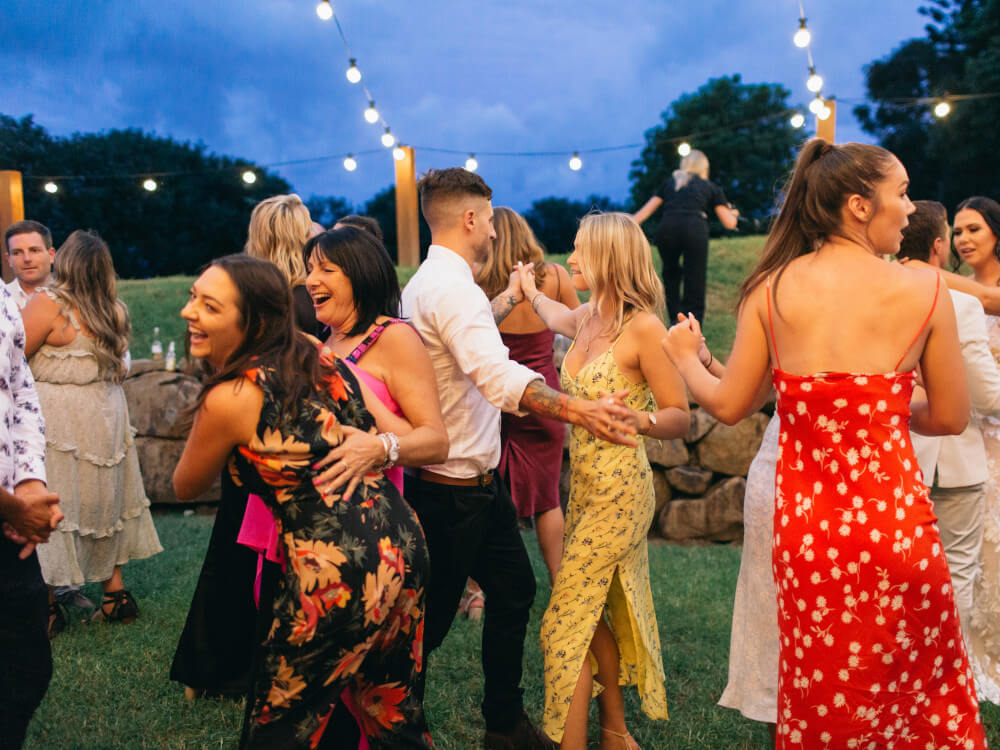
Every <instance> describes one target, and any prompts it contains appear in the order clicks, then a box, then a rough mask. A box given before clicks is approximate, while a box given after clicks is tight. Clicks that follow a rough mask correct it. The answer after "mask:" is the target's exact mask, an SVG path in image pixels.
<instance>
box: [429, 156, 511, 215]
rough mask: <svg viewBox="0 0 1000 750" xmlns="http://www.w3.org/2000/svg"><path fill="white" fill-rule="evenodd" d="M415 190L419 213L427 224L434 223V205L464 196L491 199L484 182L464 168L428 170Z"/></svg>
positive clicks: (491, 195) (491, 194) (489, 191)
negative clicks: (416, 191) (417, 191)
mask: <svg viewBox="0 0 1000 750" xmlns="http://www.w3.org/2000/svg"><path fill="white" fill-rule="evenodd" d="M417 189H418V190H419V191H420V211H421V213H422V214H423V215H424V219H425V220H426V221H427V223H428V224H433V223H434V222H433V220H432V219H433V213H434V207H435V204H438V203H440V202H443V201H446V200H450V199H452V198H461V197H466V196H474V197H478V198H485V199H486V200H490V199H491V198H492V197H493V190H492V189H490V186H489V185H487V184H486V181H485V180H484V179H483V178H482V177H480V176H479V175H478V174H476V173H475V172H470V171H469V170H468V169H465V168H464V167H449V168H448V169H428V170H427V171H426V172H425V173H424V176H423V177H421V178H420V181H419V182H418V183H417Z"/></svg>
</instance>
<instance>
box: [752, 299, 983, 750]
mask: <svg viewBox="0 0 1000 750" xmlns="http://www.w3.org/2000/svg"><path fill="white" fill-rule="evenodd" d="M935 299H936V298H935ZM768 305H769V307H768V315H769V317H770V290H769V294H768ZM932 309H933V308H932ZM928 318H929V316H928ZM925 325H926V323H925ZM771 338H772V341H773V340H774V331H773V326H772V331H771ZM776 353H777V350H776ZM901 361H902V359H901V360H900V362H901ZM776 362H777V367H776V368H775V369H774V373H773V379H774V385H775V389H776V391H777V394H778V400H777V410H778V414H779V416H780V418H781V434H780V437H779V445H778V464H777V471H776V474H775V484H776V488H775V490H776V492H775V517H774V545H773V550H772V555H773V556H772V561H773V570H774V578H775V582H776V584H777V589H778V622H779V629H780V655H779V678H778V733H777V747H778V749H779V750H782V749H787V748H807V749H808V750H817V749H819V748H831V749H833V748H836V749H837V750H840V749H841V748H912V749H913V750H916V749H918V748H919V750H925V748H934V749H936V750H944V749H945V748H949V749H950V750H973V749H977V748H985V747H986V738H985V735H984V732H983V727H982V724H981V721H980V717H979V704H978V702H977V700H976V693H975V688H974V686H973V680H972V673H971V670H970V667H969V661H968V657H967V656H966V651H965V644H964V641H963V640H962V633H961V629H960V627H959V622H958V614H957V611H956V609H955V601H954V596H953V593H952V587H951V576H950V575H949V573H948V565H947V562H946V560H945V555H944V551H943V549H942V547H941V538H940V536H939V534H938V530H937V525H936V522H937V519H936V517H935V516H934V510H933V506H932V504H931V502H930V500H929V498H928V492H927V488H926V487H925V486H924V484H923V482H922V481H921V477H920V469H919V467H918V465H917V461H916V459H915V458H914V455H913V449H912V447H911V445H910V440H909V437H910V431H909V420H910V396H911V394H912V392H913V385H914V374H913V373H912V372H907V373H900V372H891V373H885V374H875V375H862V374H850V373H821V374H817V375H792V374H790V373H787V372H784V371H783V370H781V362H780V360H778V359H777V357H776ZM898 367H899V364H898V363H897V366H896V369H898Z"/></svg>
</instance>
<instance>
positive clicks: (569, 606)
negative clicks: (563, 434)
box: [541, 337, 667, 742]
mask: <svg viewBox="0 0 1000 750" xmlns="http://www.w3.org/2000/svg"><path fill="white" fill-rule="evenodd" d="M620 339H621V337H619V338H618V339H617V340H616V341H615V343H614V344H612V345H611V346H610V347H609V348H608V350H607V351H605V352H604V353H603V354H602V355H600V356H599V357H597V358H596V359H594V360H592V361H591V362H589V363H587V364H586V365H584V366H583V367H582V368H581V369H580V372H578V373H577V375H576V377H571V376H570V375H569V373H568V372H567V370H566V363H565V360H564V361H563V367H562V389H563V391H564V392H565V393H566V394H567V395H569V396H578V397H580V398H586V399H596V398H599V397H600V395H601V391H606V392H608V393H612V392H614V391H620V390H626V389H627V390H628V391H629V394H628V397H627V398H626V400H625V401H626V403H627V404H628V405H629V406H631V407H632V408H633V409H639V410H644V411H645V410H649V409H655V408H656V404H655V401H654V400H653V394H652V392H651V391H650V388H649V386H648V385H647V384H645V383H642V384H635V383H632V382H631V381H629V380H628V379H627V378H626V377H625V375H624V374H623V373H622V372H621V370H619V369H618V365H617V364H616V363H615V357H614V349H615V345H616V344H617V343H618V340H620ZM574 345H575V342H574ZM570 351H572V347H571V348H570ZM568 358H569V357H568V355H567V357H566V359H568ZM569 455H570V465H571V468H572V474H571V480H570V495H569V506H568V507H567V509H566V530H565V533H564V535H563V556H562V562H561V563H560V566H559V573H558V575H557V576H556V580H555V583H554V584H553V586H552V594H551V597H550V598H549V606H548V608H547V609H546V610H545V615H544V616H543V618H542V633H541V637H542V651H543V654H544V657H545V715H544V719H543V729H544V730H545V733H546V734H547V735H548V736H549V737H551V738H552V739H553V740H555V741H556V742H560V741H561V740H562V736H563V730H564V728H565V725H566V713H567V711H568V710H569V704H570V700H571V699H572V697H573V690H574V689H575V688H576V683H577V681H578V680H579V677H580V671H581V669H582V668H583V660H584V658H586V657H587V655H588V649H589V647H590V641H591V639H592V638H593V636H594V631H595V629H596V628H597V623H598V621H599V619H600V618H601V617H602V616H603V613H604V612H605V611H607V618H608V624H609V626H610V627H611V630H612V632H613V633H614V636H615V641H616V642H617V644H618V651H619V654H620V672H619V677H618V681H619V684H621V685H636V686H638V689H639V697H640V698H641V700H642V710H643V711H644V712H645V713H646V714H647V715H648V716H649V717H651V718H653V719H666V718H667V695H666V690H665V689H664V687H663V681H664V675H663V661H662V657H661V655H660V638H659V634H658V632H657V626H656V613H655V612H654V610H653V593H652V591H651V590H650V586H649V551H648V549H647V547H646V534H647V532H648V531H649V526H650V524H651V523H652V520H653V512H654V508H655V499H654V496H653V473H652V470H651V469H650V467H649V460H648V459H647V458H646V451H645V449H644V448H643V446H642V443H641V441H640V444H639V445H638V446H637V447H634V448H633V447H629V446H625V445H614V444H612V443H609V442H607V441H605V440H601V439H600V438H597V437H594V436H593V435H591V434H590V433H589V432H587V431H586V430H585V429H583V428H582V427H578V426H574V427H573V431H572V434H571V435H570V442H569ZM591 666H595V665H594V664H593V663H592V665H591ZM595 688H596V689H595V693H596V691H597V689H599V688H598V687H597V683H596V682H595Z"/></svg>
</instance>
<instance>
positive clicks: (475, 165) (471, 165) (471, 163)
mask: <svg viewBox="0 0 1000 750" xmlns="http://www.w3.org/2000/svg"><path fill="white" fill-rule="evenodd" d="M465 168H466V169H467V170H468V171H469V172H475V171H476V170H477V169H479V162H478V161H476V155H475V154H469V158H468V159H466V160H465Z"/></svg>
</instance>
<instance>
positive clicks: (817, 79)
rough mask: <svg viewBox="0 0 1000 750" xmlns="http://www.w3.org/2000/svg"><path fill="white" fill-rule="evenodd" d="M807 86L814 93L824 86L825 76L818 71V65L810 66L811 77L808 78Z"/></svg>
mask: <svg viewBox="0 0 1000 750" xmlns="http://www.w3.org/2000/svg"><path fill="white" fill-rule="evenodd" d="M806 88H807V89H809V90H810V91H812V92H813V93H814V94H815V93H818V92H819V90H820V89H822V88H823V76H821V75H820V74H819V73H817V72H816V66H814V65H810V66H809V78H807V79H806Z"/></svg>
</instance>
